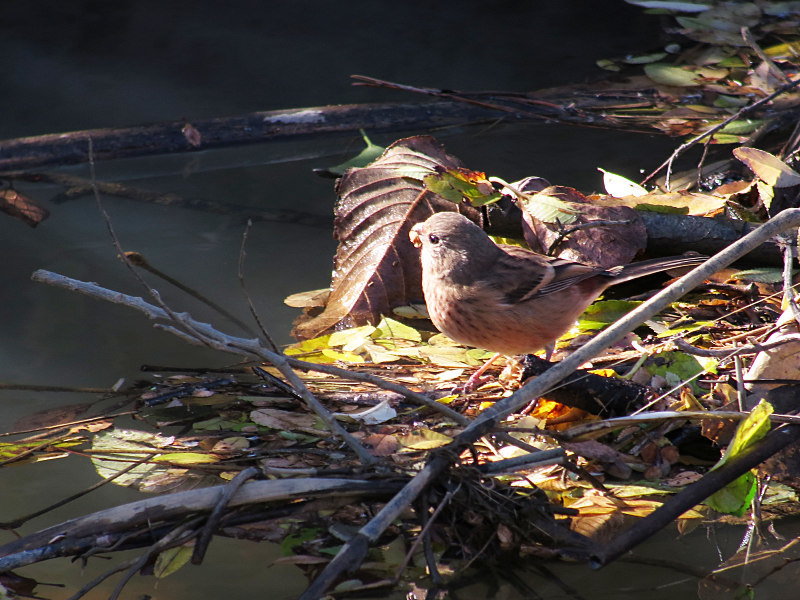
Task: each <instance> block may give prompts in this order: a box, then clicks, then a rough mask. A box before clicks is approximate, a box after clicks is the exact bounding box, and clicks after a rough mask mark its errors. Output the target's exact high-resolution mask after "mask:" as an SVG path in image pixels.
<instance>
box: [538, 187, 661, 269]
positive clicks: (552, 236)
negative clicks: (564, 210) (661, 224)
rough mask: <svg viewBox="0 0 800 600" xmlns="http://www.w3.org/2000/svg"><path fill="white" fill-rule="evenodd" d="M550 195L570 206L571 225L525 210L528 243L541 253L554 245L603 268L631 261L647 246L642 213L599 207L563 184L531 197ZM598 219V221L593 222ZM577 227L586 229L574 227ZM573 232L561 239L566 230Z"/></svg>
mask: <svg viewBox="0 0 800 600" xmlns="http://www.w3.org/2000/svg"><path fill="white" fill-rule="evenodd" d="M541 197H551V198H553V199H556V200H558V201H559V202H561V203H562V204H563V205H564V206H567V207H570V209H571V211H572V212H573V213H574V215H575V218H574V219H573V220H572V222H571V223H569V225H566V226H565V223H564V222H563V221H561V220H559V222H558V223H546V222H544V221H541V220H539V219H538V218H536V217H535V216H533V215H532V214H531V212H530V211H529V210H525V209H523V211H522V216H523V219H524V221H523V232H524V235H525V241H526V242H528V245H529V246H530V247H531V248H533V249H534V250H537V251H539V252H547V251H549V250H550V248H551V246H553V245H554V244H556V246H555V254H556V255H557V256H559V257H561V258H566V259H569V260H575V261H578V262H583V263H587V264H593V265H598V266H601V267H612V266H615V265H622V264H626V263H629V262H630V261H631V260H632V259H633V258H634V257H635V256H636V255H637V254H638V253H639V252H640V251H642V250H644V248H645V246H646V245H647V230H646V229H645V226H644V223H643V221H642V219H641V217H640V216H639V214H638V213H637V212H636V211H635V210H633V209H632V208H629V207H627V206H596V205H594V204H591V203H590V202H589V201H588V199H587V198H586V196H584V195H583V194H581V193H580V192H579V191H577V190H575V189H573V188H569V187H561V186H551V187H549V188H546V189H544V190H542V191H540V192H539V193H537V194H536V195H535V196H533V197H532V198H531V200H532V201H536V200H537V199H538V198H541ZM593 222H596V223H593ZM577 226H586V227H585V228H580V229H575V230H573V229H574V228H575V227H577ZM567 231H569V232H570V233H569V234H568V235H566V236H564V237H563V239H561V240H560V241H559V238H560V237H561V236H562V234H563V233H564V232H567Z"/></svg>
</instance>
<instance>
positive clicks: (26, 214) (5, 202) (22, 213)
mask: <svg viewBox="0 0 800 600" xmlns="http://www.w3.org/2000/svg"><path fill="white" fill-rule="evenodd" d="M0 210H1V211H3V212H4V213H6V214H7V215H10V216H12V217H16V218H17V219H20V220H21V221H24V222H25V223H26V224H28V225H30V226H31V227H36V226H37V225H38V224H39V223H41V222H42V221H44V220H45V219H46V218H47V217H49V216H50V212H49V211H48V210H47V209H45V208H43V207H42V206H39V204H38V203H37V202H36V201H35V200H34V199H33V198H29V197H28V196H26V195H25V194H20V193H19V192H18V191H16V190H12V189H8V190H1V191H0Z"/></svg>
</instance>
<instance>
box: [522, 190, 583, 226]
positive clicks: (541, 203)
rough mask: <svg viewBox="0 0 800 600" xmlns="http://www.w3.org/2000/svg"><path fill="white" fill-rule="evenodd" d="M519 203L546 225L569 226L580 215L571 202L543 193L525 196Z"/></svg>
mask: <svg viewBox="0 0 800 600" xmlns="http://www.w3.org/2000/svg"><path fill="white" fill-rule="evenodd" d="M519 202H520V205H521V208H522V209H523V210H524V211H526V212H527V213H528V214H530V215H531V216H532V217H534V218H536V219H538V220H539V221H542V222H544V223H556V222H558V223H561V224H562V225H569V224H570V223H572V222H573V221H575V220H576V219H577V218H578V214H579V211H578V210H576V209H575V208H574V207H573V206H572V205H571V204H570V203H569V202H564V201H563V200H560V199H558V198H556V197H554V196H550V195H549V194H543V193H541V192H539V193H536V194H530V195H528V194H524V195H523V197H521V198H519Z"/></svg>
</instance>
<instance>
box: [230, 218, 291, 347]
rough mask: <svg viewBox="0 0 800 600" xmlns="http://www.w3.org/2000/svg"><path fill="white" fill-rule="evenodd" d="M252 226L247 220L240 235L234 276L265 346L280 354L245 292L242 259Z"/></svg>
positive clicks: (251, 300)
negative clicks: (237, 279)
mask: <svg viewBox="0 0 800 600" xmlns="http://www.w3.org/2000/svg"><path fill="white" fill-rule="evenodd" d="M252 226H253V221H252V220H251V219H248V220H247V225H246V226H245V228H244V233H242V245H241V246H240V248H239V261H238V263H237V268H236V274H237V275H238V277H239V285H240V286H241V288H242V293H243V294H244V297H245V300H247V306H248V308H249V309H250V314H251V315H252V317H253V319H254V320H255V322H256V324H257V325H258V329H259V330H260V331H261V335H262V336H264V339H265V340H266V342H267V344H269V346H270V349H271V350H272V351H273V352H280V350H278V345H277V344H276V343H275V340H273V339H272V336H271V335H270V334H269V332H268V331H267V328H266V327H264V324H263V323H262V322H261V317H259V316H258V311H257V310H256V307H255V306H254V305H253V299H252V298H251V297H250V294H249V293H248V291H247V283H246V281H245V278H244V259H245V258H246V257H247V252H246V248H247V233H248V232H249V231H250V228H251V227H252Z"/></svg>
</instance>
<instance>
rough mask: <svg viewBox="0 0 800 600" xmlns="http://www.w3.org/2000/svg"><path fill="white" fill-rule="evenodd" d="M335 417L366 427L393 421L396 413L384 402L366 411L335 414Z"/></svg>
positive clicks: (386, 401) (387, 402)
mask: <svg viewBox="0 0 800 600" xmlns="http://www.w3.org/2000/svg"><path fill="white" fill-rule="evenodd" d="M336 416H337V417H343V418H345V419H352V420H353V421H361V422H362V423H366V424H367V425H377V424H378V423H384V422H386V421H389V420H391V419H394V418H395V417H396V416H397V411H396V410H395V409H393V408H392V407H391V406H389V401H388V400H384V401H383V402H380V403H379V404H377V405H375V406H372V407H370V408H368V409H366V410H362V411H360V412H349V413H336Z"/></svg>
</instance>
